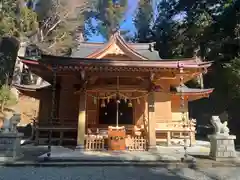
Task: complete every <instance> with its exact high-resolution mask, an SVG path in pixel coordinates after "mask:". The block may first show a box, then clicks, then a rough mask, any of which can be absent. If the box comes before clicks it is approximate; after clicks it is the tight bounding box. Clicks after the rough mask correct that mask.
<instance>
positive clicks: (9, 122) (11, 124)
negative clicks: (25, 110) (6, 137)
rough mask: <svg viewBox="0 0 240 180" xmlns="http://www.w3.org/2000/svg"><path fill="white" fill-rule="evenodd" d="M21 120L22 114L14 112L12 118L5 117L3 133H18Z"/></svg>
mask: <svg viewBox="0 0 240 180" xmlns="http://www.w3.org/2000/svg"><path fill="white" fill-rule="evenodd" d="M20 120H21V114H19V113H14V114H13V115H12V116H11V117H10V118H9V117H5V119H4V122H3V127H2V130H3V131H2V132H3V133H8V132H12V133H17V124H18V123H19V122H20Z"/></svg>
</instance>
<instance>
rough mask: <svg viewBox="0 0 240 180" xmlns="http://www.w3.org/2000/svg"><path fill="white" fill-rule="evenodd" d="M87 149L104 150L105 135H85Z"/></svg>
mask: <svg viewBox="0 0 240 180" xmlns="http://www.w3.org/2000/svg"><path fill="white" fill-rule="evenodd" d="M85 150H87V151H103V150H104V137H103V136H95V135H88V136H86V137H85Z"/></svg>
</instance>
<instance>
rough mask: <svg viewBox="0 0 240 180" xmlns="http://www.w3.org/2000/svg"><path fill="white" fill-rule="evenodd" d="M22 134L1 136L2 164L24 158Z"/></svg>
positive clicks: (0, 152)
mask: <svg viewBox="0 0 240 180" xmlns="http://www.w3.org/2000/svg"><path fill="white" fill-rule="evenodd" d="M22 136H23V134H21V133H10V132H9V133H1V134H0V162H3V161H14V160H16V159H18V158H20V157H22V151H21V146H20V145H21V144H20V142H21V139H22Z"/></svg>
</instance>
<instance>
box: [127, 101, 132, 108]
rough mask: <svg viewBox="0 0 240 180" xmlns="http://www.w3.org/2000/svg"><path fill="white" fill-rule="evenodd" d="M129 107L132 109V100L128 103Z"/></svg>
mask: <svg viewBox="0 0 240 180" xmlns="http://www.w3.org/2000/svg"><path fill="white" fill-rule="evenodd" d="M128 107H132V102H131V100H130V99H129V101H128Z"/></svg>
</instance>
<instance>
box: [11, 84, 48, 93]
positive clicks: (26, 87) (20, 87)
mask: <svg viewBox="0 0 240 180" xmlns="http://www.w3.org/2000/svg"><path fill="white" fill-rule="evenodd" d="M13 86H14V87H15V88H16V89H17V90H19V91H29V92H36V91H39V90H42V89H46V88H48V87H50V86H51V85H50V84H48V83H45V84H42V85H20V84H13Z"/></svg>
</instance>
